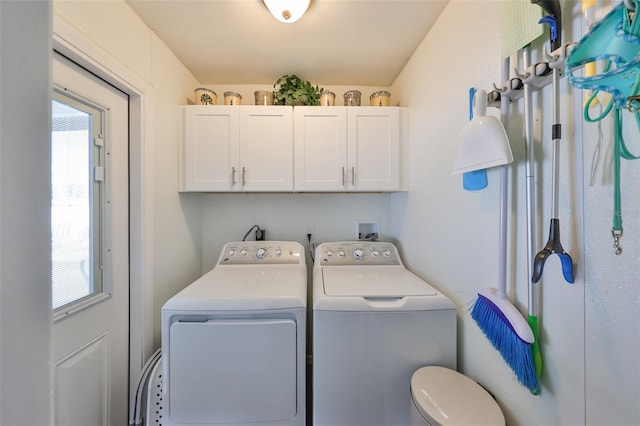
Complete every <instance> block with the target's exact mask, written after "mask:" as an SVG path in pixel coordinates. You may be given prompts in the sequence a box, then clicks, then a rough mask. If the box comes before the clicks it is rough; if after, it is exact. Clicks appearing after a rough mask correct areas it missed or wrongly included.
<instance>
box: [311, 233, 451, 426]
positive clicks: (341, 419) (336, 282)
mask: <svg viewBox="0 0 640 426" xmlns="http://www.w3.org/2000/svg"><path fill="white" fill-rule="evenodd" d="M425 365H440V366H444V367H449V368H452V369H455V368H456V308H455V305H454V304H453V303H452V302H451V300H450V299H448V298H447V297H446V296H445V295H443V294H442V293H441V292H440V291H438V290H437V289H435V288H434V287H432V286H431V285H429V284H428V283H426V282H424V281H423V280H422V279H420V278H419V277H417V276H416V275H414V274H413V273H411V272H410V271H409V270H407V268H405V266H404V265H403V263H402V261H401V259H400V256H399V254H398V250H397V248H396V247H395V246H394V245H393V244H392V243H387V242H369V241H366V242H335V243H323V244H320V245H319V246H318V247H317V248H316V252H315V263H314V267H313V367H312V368H313V370H312V371H313V379H312V380H313V424H314V426H352V425H372V426H373V425H375V426H383V425H386V426H399V425H409V424H410V418H411V410H410V408H411V407H410V404H409V403H407V401H410V400H411V396H410V385H411V376H412V375H413V373H414V372H415V371H416V370H417V369H418V368H420V367H422V366H425Z"/></svg>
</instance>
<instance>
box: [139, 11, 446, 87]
mask: <svg viewBox="0 0 640 426" xmlns="http://www.w3.org/2000/svg"><path fill="white" fill-rule="evenodd" d="M126 1H127V3H128V4H129V5H130V6H131V7H132V8H133V10H134V11H135V12H136V13H137V14H138V15H139V16H140V18H141V19H142V20H143V21H144V22H145V23H146V24H147V25H148V26H149V27H151V29H152V30H153V31H155V33H156V34H157V35H158V37H160V39H162V40H163V41H164V42H165V43H166V44H167V46H169V48H170V49H171V50H172V51H173V52H174V53H175V55H176V56H177V57H178V59H179V60H180V61H181V62H182V63H183V64H184V65H185V66H186V67H187V68H188V69H189V70H190V71H191V72H192V73H193V75H194V76H195V77H196V78H197V79H198V80H199V81H200V83H202V84H273V83H274V82H275V80H276V79H277V78H278V77H280V76H282V75H285V74H297V75H298V76H300V77H301V78H303V79H305V80H309V81H311V82H312V83H313V84H321V85H322V84H326V85H364V86H389V85H391V83H393V81H394V80H395V78H396V77H397V76H398V74H399V73H400V71H401V70H402V68H403V67H404V65H405V64H406V62H407V60H408V59H409V58H410V57H411V55H412V54H413V52H414V51H415V49H416V47H417V46H418V44H419V43H420V42H421V41H422V39H423V38H424V36H425V35H426V34H427V32H428V31H429V29H430V28H431V26H432V25H433V23H434V22H435V20H436V19H437V18H438V16H439V15H440V13H441V12H442V10H443V9H444V7H445V5H446V3H447V1H448V0H315V1H313V2H312V4H311V8H310V9H309V11H308V12H307V14H306V15H305V16H303V17H302V19H300V20H299V21H297V22H295V23H292V24H284V23H281V22H279V21H277V20H276V19H275V18H274V17H273V16H271V14H270V13H269V11H268V10H267V9H266V7H264V5H263V4H262V1H261V0H126Z"/></svg>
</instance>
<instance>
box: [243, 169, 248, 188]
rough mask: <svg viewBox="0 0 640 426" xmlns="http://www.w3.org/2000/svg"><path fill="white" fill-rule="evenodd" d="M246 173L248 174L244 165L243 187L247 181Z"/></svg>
mask: <svg viewBox="0 0 640 426" xmlns="http://www.w3.org/2000/svg"><path fill="white" fill-rule="evenodd" d="M246 174H247V170H246V169H245V168H244V166H242V187H243V188H244V185H245V184H246V183H247V180H246Z"/></svg>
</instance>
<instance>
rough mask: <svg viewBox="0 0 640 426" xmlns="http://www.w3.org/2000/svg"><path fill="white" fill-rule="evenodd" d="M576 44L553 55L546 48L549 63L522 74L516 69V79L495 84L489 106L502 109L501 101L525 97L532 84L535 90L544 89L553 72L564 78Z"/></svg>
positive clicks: (537, 64)
mask: <svg viewBox="0 0 640 426" xmlns="http://www.w3.org/2000/svg"><path fill="white" fill-rule="evenodd" d="M574 46H575V43H566V44H564V45H563V46H560V47H559V48H557V49H556V50H554V51H553V52H551V53H548V52H547V51H546V48H545V56H546V57H547V58H548V59H549V60H548V61H542V62H537V63H535V64H533V65H531V66H528V67H527V68H525V69H524V70H523V72H520V70H518V69H515V71H514V72H515V77H512V78H510V79H509V80H507V81H505V82H503V83H502V84H501V85H500V86H499V87H498V86H497V85H496V84H495V83H494V85H493V90H491V91H489V92H488V93H487V106H490V107H495V108H500V99H501V98H502V96H507V97H508V98H509V99H510V100H511V102H515V101H517V100H519V99H521V98H522V97H523V96H524V92H523V90H522V89H524V85H525V84H531V86H532V88H533V89H536V90H537V89H542V88H543V87H545V86H548V85H549V84H551V82H552V79H553V77H552V75H553V70H554V69H558V70H559V71H560V77H561V78H562V77H564V63H565V60H566V58H567V55H568V53H569V51H570V50H571V49H572V48H573V47H574Z"/></svg>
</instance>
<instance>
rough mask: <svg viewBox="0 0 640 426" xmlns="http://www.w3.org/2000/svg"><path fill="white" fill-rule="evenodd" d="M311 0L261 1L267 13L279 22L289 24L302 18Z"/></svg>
mask: <svg viewBox="0 0 640 426" xmlns="http://www.w3.org/2000/svg"><path fill="white" fill-rule="evenodd" d="M312 1H313V0H262V4H264V5H265V6H266V7H267V9H269V12H271V14H272V15H273V16H274V18H276V19H277V20H278V21H280V22H284V23H285V24H290V23H292V22H296V21H297V20H298V19H300V18H302V16H303V15H304V14H305V12H306V11H307V9H309V6H310V5H311V2H312Z"/></svg>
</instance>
